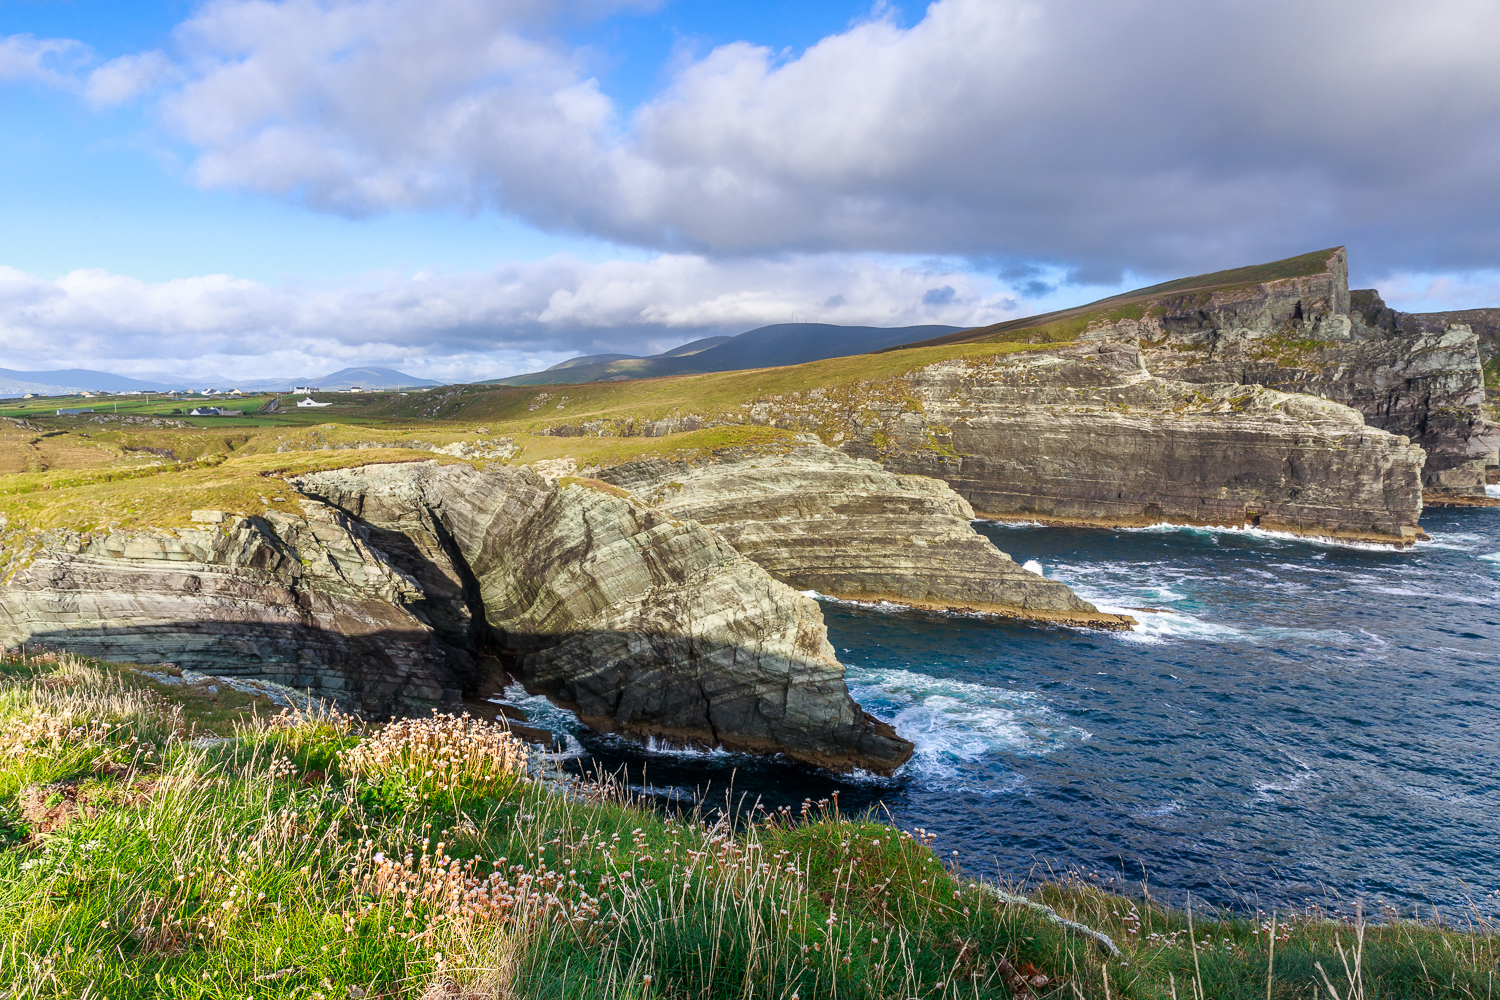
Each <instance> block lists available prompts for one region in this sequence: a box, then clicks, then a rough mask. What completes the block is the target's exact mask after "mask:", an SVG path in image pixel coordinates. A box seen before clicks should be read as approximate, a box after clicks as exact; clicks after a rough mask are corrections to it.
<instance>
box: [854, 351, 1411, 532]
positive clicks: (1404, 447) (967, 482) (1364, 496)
mask: <svg viewBox="0 0 1500 1000" xmlns="http://www.w3.org/2000/svg"><path fill="white" fill-rule="evenodd" d="M901 389H902V391H903V393H905V394H910V396H912V397H915V399H916V400H917V401H919V403H920V406H919V407H915V408H914V407H910V406H907V405H906V404H905V403H904V402H898V401H896V400H889V399H887V400H882V401H871V402H870V403H868V404H867V406H866V408H865V413H864V414H862V415H861V416H860V417H859V418H858V419H856V420H853V421H851V426H850V429H849V437H848V439H847V440H846V441H845V443H844V444H843V448H844V450H846V451H850V452H852V453H854V454H863V455H868V456H869V457H872V458H876V459H878V460H880V461H881V462H882V463H883V464H884V465H885V466H886V467H887V468H892V469H897V470H899V471H903V472H916V473H923V474H927V475H933V476H939V477H941V478H943V479H946V480H947V481H948V482H949V483H950V484H952V485H953V488H954V489H955V490H957V491H958V492H959V493H960V494H961V495H963V496H964V497H965V499H967V500H969V502H970V503H972V504H973V505H974V508H975V509H976V510H978V511H981V512H983V513H987V514H993V515H998V516H1005V517H1017V516H1023V517H1035V518H1037V519H1039V520H1049V521H1061V522H1070V523H1084V524H1124V525H1129V524H1150V523H1156V522H1160V521H1167V522H1171V523H1178V524H1205V525H1229V526H1239V525H1244V524H1252V525H1259V526H1261V527H1264V528H1268V529H1275V530H1286V531H1292V532H1296V533H1298V534H1312V535H1326V536H1331V537H1339V538H1349V539H1363V540H1378V541H1385V542H1396V543H1403V542H1410V541H1413V540H1415V538H1416V534H1417V528H1416V524H1417V518H1418V516H1419V514H1420V513H1421V509H1422V500H1421V485H1420V479H1419V475H1420V470H1421V468H1422V463H1423V461H1424V456H1423V454H1422V451H1421V449H1420V448H1418V447H1417V446H1415V445H1413V444H1411V443H1410V442H1409V441H1408V440H1407V439H1405V438H1403V437H1397V436H1394V435H1391V434H1388V433H1386V432H1385V431H1381V430H1376V429H1374V428H1371V427H1367V426H1365V422H1364V420H1363V418H1362V417H1361V416H1360V414H1359V413H1357V412H1355V411H1354V410H1351V409H1350V408H1348V407H1345V406H1341V405H1339V404H1336V403H1331V402H1327V401H1324V400H1319V399H1315V398H1312V397H1309V396H1301V395H1292V394H1288V393H1282V392H1275V391H1273V390H1268V389H1262V388H1260V387H1257V386H1243V385H1226V384H1198V385H1191V384H1188V383H1185V382H1180V381H1172V380H1167V379H1160V378H1154V377H1152V376H1150V375H1147V374H1146V373H1145V372H1144V370H1143V369H1142V368H1141V366H1140V362H1139V357H1138V355H1137V353H1136V351H1135V350H1134V349H1133V348H1129V347H1125V346H1122V345H1111V344H1104V345H1083V346H1080V347H1075V348H1071V349H1065V350H1061V351H1057V352H1051V353H1045V354H1041V353H1030V352H1028V353H1024V354H1011V355H1002V356H999V357H996V358H994V359H990V360H984V361H971V360H959V361H949V362H943V363H940V364H936V365H931V366H929V367H927V368H923V369H920V370H919V371H917V372H914V373H912V375H910V376H909V377H908V378H907V379H905V380H904V384H903V386H902V387H901Z"/></svg>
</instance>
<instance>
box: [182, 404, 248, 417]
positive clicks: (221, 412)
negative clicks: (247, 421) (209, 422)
mask: <svg viewBox="0 0 1500 1000" xmlns="http://www.w3.org/2000/svg"><path fill="white" fill-rule="evenodd" d="M187 415H188V416H190V417H242V416H244V415H245V411H244V410H226V409H225V408H224V407H222V406H195V407H193V408H192V409H191V410H188V412H187Z"/></svg>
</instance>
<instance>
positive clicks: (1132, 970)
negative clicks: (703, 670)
mask: <svg viewBox="0 0 1500 1000" xmlns="http://www.w3.org/2000/svg"><path fill="white" fill-rule="evenodd" d="M268 709H270V706H269V703H268V702H266V701H265V699H264V697H263V692H262V693H261V694H256V693H254V692H252V693H249V694H247V693H244V692H240V691H236V690H234V689H232V688H230V687H228V686H226V685H225V683H224V682H223V681H221V680H218V679H215V678H205V677H194V676H181V675H180V673H179V672H176V671H174V670H173V669H172V668H170V666H165V665H163V666H157V667H132V666H127V665H116V664H103V663H96V662H92V661H87V660H84V659H81V658H78V657H75V656H69V655H57V654H43V655H40V656H38V655H35V654H31V655H17V654H8V655H6V656H4V657H3V659H0V915H3V928H0V991H3V995H5V996H9V997H32V996H38V997H40V996H46V997H80V998H82V997H89V998H95V997H110V998H130V997H203V998H230V997H235V998H241V997H256V998H261V997H285V998H291V997H300V998H304V1000H332V998H335V997H337V998H354V1000H358V998H366V997H413V998H417V997H420V998H428V1000H435V998H439V997H450V998H452V997H463V998H481V997H485V998H554V997H556V998H563V997H569V998H574V997H576V998H605V997H609V998H626V997H629V998H679V997H681V998H694V1000H696V998H699V997H723V998H729V997H744V998H749V997H767V998H772V997H774V998H780V1000H788V998H792V997H796V998H799V1000H803V998H806V1000H811V998H814V997H819V998H821V997H828V998H834V997H851V998H852V997H869V998H908V997H921V998H939V997H941V998H959V997H1009V996H1016V995H1033V996H1039V997H1071V998H1078V997H1088V998H1094V997H1139V998H1148V997H1149V998H1167V997H1177V996H1181V997H1184V998H1186V997H1214V998H1236V997H1262V996H1270V997H1273V998H1291V997H1321V996H1325V995H1326V996H1332V997H1339V998H1352V997H1359V998H1366V997H1369V998H1374V997H1466V998H1472V997H1479V996H1485V997H1489V996H1492V995H1493V993H1492V991H1493V985H1494V975H1495V963H1496V960H1497V958H1500V941H1497V939H1496V937H1495V933H1494V932H1495V928H1494V927H1493V926H1492V925H1491V924H1489V923H1487V922H1485V921H1484V920H1483V919H1481V918H1480V917H1478V916H1477V915H1475V916H1472V917H1471V918H1470V919H1469V920H1468V922H1467V924H1466V926H1465V927H1464V928H1462V929H1457V928H1454V927H1449V926H1442V925H1440V924H1436V923H1417V922H1413V921H1409V920H1408V921H1403V920H1396V919H1393V918H1388V919H1386V920H1384V921H1383V922H1381V923H1379V924H1373V925H1366V924H1363V923H1358V924H1351V923H1348V922H1338V921H1334V920H1328V919H1324V918H1322V917H1321V916H1319V915H1318V914H1316V913H1298V914H1286V915H1275V916H1274V917H1273V915H1272V914H1260V913H1256V914H1248V913H1247V914H1239V915H1233V914H1224V913H1204V912H1199V913H1196V914H1194V913H1189V912H1186V911H1177V910H1172V909H1168V908H1165V907H1163V906H1161V905H1159V904H1157V903H1156V902H1154V901H1152V900H1151V899H1150V898H1149V897H1148V896H1146V895H1144V894H1143V895H1140V896H1137V897H1127V896H1124V895H1116V894H1111V893H1109V892H1106V891H1104V890H1103V889H1101V888H1099V887H1098V886H1095V885H1091V884H1088V883H1087V882H1085V881H1082V880H1079V879H1065V880H1063V881H1060V882H1055V883H1047V884H1041V885H1036V886H1032V887H1030V889H1029V891H1027V892H1025V893H1024V894H1020V893H1018V892H1017V891H1016V887H1013V886H1001V885H995V884H992V883H989V882H986V881H983V880H980V879H977V878H975V877H973V876H972V875H971V874H969V873H967V872H966V871H965V870H964V869H962V868H961V867H959V866H958V864H957V862H955V861H953V860H952V857H951V855H950V856H948V857H947V858H946V859H945V858H944V856H943V855H944V854H946V852H943V851H942V850H941V848H942V847H943V846H946V845H941V844H937V845H935V844H934V841H933V838H932V837H931V836H930V835H928V834H927V833H926V832H925V831H921V830H913V831H900V830H897V829H894V828H892V827H890V826H888V825H885V824H882V823H880V822H878V821H876V820H875V819H873V818H855V817H849V816H846V815H842V814H840V813H839V811H838V809H837V804H836V803H834V802H816V803H813V802H809V803H806V804H805V805H804V807H803V809H802V810H801V811H800V812H798V813H795V814H794V813H793V812H792V811H789V810H783V811H781V812H776V813H767V812H760V813H754V814H752V815H753V819H751V818H745V817H743V816H742V817H741V818H740V819H738V820H734V821H731V820H728V819H726V818H724V817H722V816H715V815H710V814H705V813H704V812H702V811H698V812H693V813H688V814H678V813H667V812H662V811H659V810H655V809H652V808H649V807H647V806H645V805H643V804H641V803H640V802H639V801H637V800H635V799H634V798H632V796H631V795H630V794H629V792H628V791H626V790H624V789H622V788H620V787H619V786H617V785H615V784H613V783H611V782H610V781H608V780H604V781H599V782H582V781H576V780H575V781H572V782H568V783H564V782H562V781H560V780H559V778H558V776H557V775H556V772H555V771H552V770H550V769H548V768H546V767H541V766H539V765H540V764H541V763H542V762H541V761H540V760H538V759H534V758H533V759H530V760H528V756H529V755H528V752H527V750H526V749H525V748H524V746H523V745H522V744H520V743H519V742H518V741H517V740H515V739H514V738H513V737H512V736H511V735H510V734H509V733H507V732H505V731H504V730H502V729H500V728H498V727H497V726H495V725H493V724H490V723H481V722H477V721H475V720H470V719H462V718H449V717H436V718H432V719H427V720H408V721H406V722H401V723H393V724H390V725H388V726H379V727H377V726H370V725H365V724H362V723H360V722H358V721H356V720H353V719H350V718H347V717H341V716H338V715H335V714H328V713H323V712H317V711H310V712H303V713H283V714H280V715H273V714H270V711H268ZM272 710H273V709H272ZM1392 916H1393V915H1392ZM1106 941H1107V942H1108V946H1106V943H1105V942H1106ZM1112 950H1113V952H1114V953H1111V952H1112Z"/></svg>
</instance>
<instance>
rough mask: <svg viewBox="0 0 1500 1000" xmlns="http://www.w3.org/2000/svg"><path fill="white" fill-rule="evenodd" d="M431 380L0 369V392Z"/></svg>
mask: <svg viewBox="0 0 1500 1000" xmlns="http://www.w3.org/2000/svg"><path fill="white" fill-rule="evenodd" d="M442 384H443V383H441V382H434V381H432V380H431V379H425V378H416V377H415V376H412V375H407V374H406V373H404V372H398V371H396V370H395V369H394V368H345V369H343V370H342V371H336V372H334V373H332V374H331V375H324V376H322V377H319V378H262V379H248V380H247V379H228V378H224V377H223V376H211V377H209V378H174V377H172V376H166V375H157V377H156V378H155V379H150V380H147V379H136V378H127V377H126V376H124V375H115V374H113V373H111V372H96V371H90V370H88V369H86V368H67V369H62V370H59V371H48V372H24V371H12V370H11V369H9V368H0V396H12V397H13V396H24V395H26V394H27V393H29V392H34V393H37V394H38V395H42V396H69V395H73V394H76V393H79V392H137V391H138V392H172V391H173V390H183V389H241V390H244V391H246V392H286V391H290V390H291V389H292V387H293V386H298V385H315V386H317V387H318V388H320V389H327V390H330V391H332V390H335V389H350V388H353V387H354V386H359V387H360V388H362V389H402V388H407V387H418V386H432V385H442Z"/></svg>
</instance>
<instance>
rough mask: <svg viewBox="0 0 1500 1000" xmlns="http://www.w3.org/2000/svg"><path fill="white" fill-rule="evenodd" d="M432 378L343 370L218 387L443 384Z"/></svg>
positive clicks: (282, 389)
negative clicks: (304, 376) (315, 375)
mask: <svg viewBox="0 0 1500 1000" xmlns="http://www.w3.org/2000/svg"><path fill="white" fill-rule="evenodd" d="M442 384H443V383H441V382H434V381H432V380H431V379H426V378H417V377H416V376H415V375H408V374H406V373H405V372H398V371H396V369H394V368H343V369H340V370H339V371H336V372H334V373H333V374H331V375H322V376H318V377H307V378H295V379H293V378H263V379H255V380H254V381H250V382H235V383H232V384H231V385H228V386H220V387H219V388H232V389H244V390H247V391H250V392H285V391H289V390H291V389H292V388H293V387H294V386H299V385H315V386H317V387H318V388H319V389H324V390H327V391H328V392H333V391H335V390H337V389H352V388H354V387H355V386H359V387H360V388H361V389H408V388H418V387H422V386H431V385H442Z"/></svg>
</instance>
